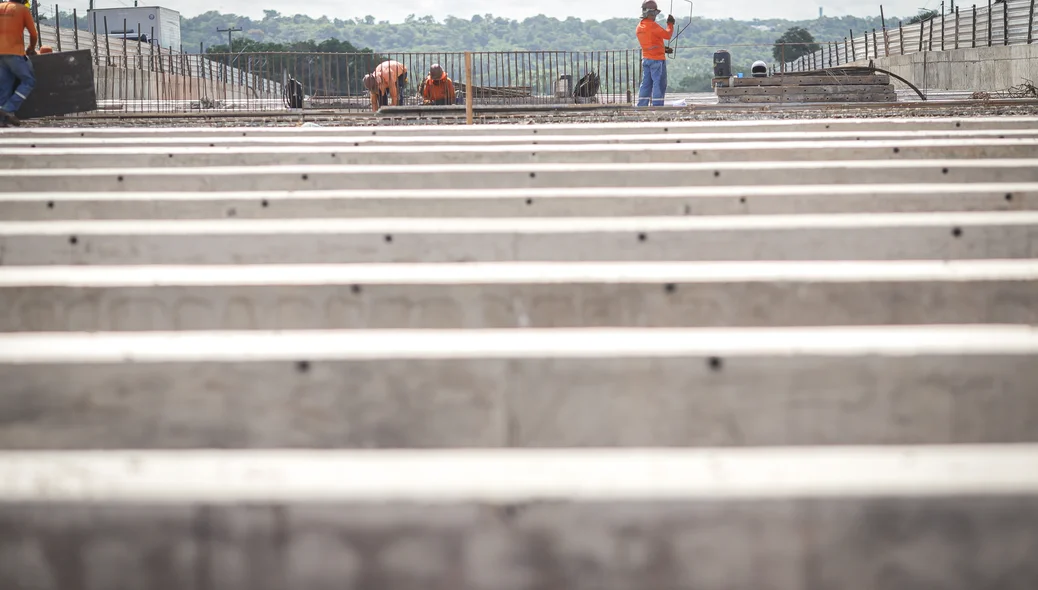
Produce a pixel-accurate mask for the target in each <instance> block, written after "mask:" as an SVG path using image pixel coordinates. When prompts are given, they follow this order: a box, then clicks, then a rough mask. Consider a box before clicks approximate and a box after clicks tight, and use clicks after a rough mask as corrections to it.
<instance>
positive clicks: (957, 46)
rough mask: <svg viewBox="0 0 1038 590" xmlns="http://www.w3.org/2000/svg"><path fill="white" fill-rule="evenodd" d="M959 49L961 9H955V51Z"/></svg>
mask: <svg viewBox="0 0 1038 590" xmlns="http://www.w3.org/2000/svg"><path fill="white" fill-rule="evenodd" d="M958 48H959V7H958V6H956V7H955V49H958Z"/></svg>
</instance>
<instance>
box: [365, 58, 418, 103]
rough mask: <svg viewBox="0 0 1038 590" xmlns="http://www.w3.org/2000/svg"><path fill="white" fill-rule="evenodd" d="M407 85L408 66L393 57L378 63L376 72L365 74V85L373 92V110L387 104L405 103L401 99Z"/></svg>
mask: <svg viewBox="0 0 1038 590" xmlns="http://www.w3.org/2000/svg"><path fill="white" fill-rule="evenodd" d="M406 86H407V66H405V65H404V64H402V63H400V62H398V61H393V60H391V59H390V60H386V61H384V62H382V63H380V64H378V67H376V68H375V71H374V72H372V73H370V74H368V75H367V76H364V87H365V88H367V89H368V92H369V93H370V94H371V110H372V112H378V109H379V108H380V107H384V106H386V105H390V104H391V105H394V106H400V105H401V104H403V103H402V102H401V99H402V98H403V94H404V88H405V87H406Z"/></svg>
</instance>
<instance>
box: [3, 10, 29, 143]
mask: <svg viewBox="0 0 1038 590" xmlns="http://www.w3.org/2000/svg"><path fill="white" fill-rule="evenodd" d="M26 4H28V0H25V1H24V2H23V1H22V0H9V1H8V2H4V3H2V4H0V127H7V126H8V125H20V124H21V121H19V120H18V117H16V116H15V113H17V112H18V109H19V107H21V106H22V103H23V102H25V99H27V98H29V93H30V92H32V89H33V87H34V86H36V76H35V74H34V73H33V71H32V62H30V61H29V58H28V57H27V55H35V53H36V50H35V47H36V42H37V41H38V39H39V37H38V35H37V33H36V25H35V24H34V23H33V21H32V13H31V12H29V8H28V7H27V6H26ZM25 31H29V47H28V48H26V47H25V46H24V45H23V43H24V39H25V38H24V32H25Z"/></svg>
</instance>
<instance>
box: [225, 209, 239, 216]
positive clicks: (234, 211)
mask: <svg viewBox="0 0 1038 590" xmlns="http://www.w3.org/2000/svg"><path fill="white" fill-rule="evenodd" d="M237 214H238V210H237V209H228V210H227V217H234V216H235V215H237Z"/></svg>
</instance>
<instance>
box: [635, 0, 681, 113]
mask: <svg viewBox="0 0 1038 590" xmlns="http://www.w3.org/2000/svg"><path fill="white" fill-rule="evenodd" d="M659 14H660V11H659V9H658V8H656V2H655V0H646V1H645V2H643V3H642V21H641V22H640V23H638V28H637V30H636V33H637V35H638V43H640V44H641V46H642V85H641V88H639V89H638V106H640V107H647V106H649V99H650V98H651V99H652V106H654V107H661V106H663V97H664V96H665V95H666V94H667V54H668V53H674V50H673V49H672V48H670V47H667V45H666V43H664V42H665V41H667V40H668V39H670V38H671V36H672V35H673V34H674V15H670V14H668V15H667V28H666V29H664V28H663V27H661V26H660V25H658V24H656V17H657V16H659Z"/></svg>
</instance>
